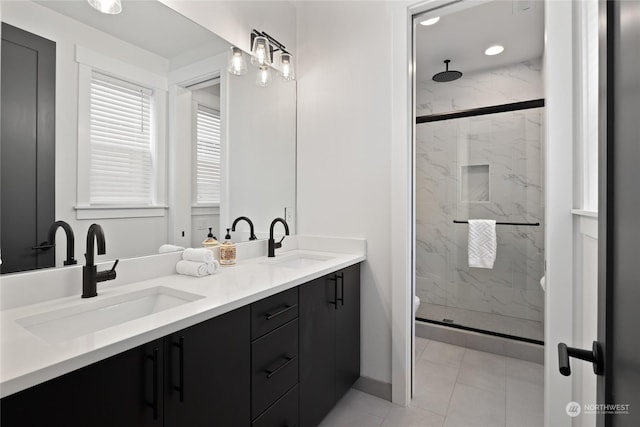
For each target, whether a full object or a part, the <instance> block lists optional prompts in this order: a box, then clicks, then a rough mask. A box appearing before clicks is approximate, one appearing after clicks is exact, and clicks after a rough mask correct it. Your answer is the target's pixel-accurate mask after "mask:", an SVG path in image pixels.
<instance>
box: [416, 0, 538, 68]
mask: <svg viewBox="0 0 640 427" xmlns="http://www.w3.org/2000/svg"><path fill="white" fill-rule="evenodd" d="M461 5H463V7H464V8H461V7H460V6H461ZM469 5H471V7H469ZM446 10H450V12H449V13H448V14H445V13H444V11H446ZM434 16H440V21H438V22H437V23H436V24H434V25H431V26H424V25H419V24H417V23H418V22H420V21H423V20H425V19H427V18H429V17H434ZM415 21H416V24H417V25H416V26H415V28H416V31H415V34H416V79H417V80H418V81H422V80H430V79H431V77H432V76H433V75H434V74H436V73H438V72H440V71H444V69H445V65H444V60H445V59H450V60H451V63H450V64H449V69H450V70H458V71H462V72H463V73H464V74H469V73H472V72H476V71H481V70H488V69H493V68H498V67H502V66H505V65H509V64H514V63H517V62H522V61H526V60H529V59H534V58H539V57H541V56H542V53H543V50H544V2H543V1H539V0H494V1H489V2H487V1H473V0H472V1H467V2H463V3H458V7H456V8H454V7H451V8H446V9H442V10H436V11H434V12H427V13H425V14H422V15H420V16H419V17H416V18H415ZM495 44H500V45H503V46H504V48H505V50H504V52H503V53H501V54H500V55H496V56H487V55H485V54H484V51H485V49H486V48H488V47H489V46H492V45H495Z"/></svg>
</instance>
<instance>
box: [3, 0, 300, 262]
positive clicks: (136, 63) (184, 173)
mask: <svg viewBox="0 0 640 427" xmlns="http://www.w3.org/2000/svg"><path fill="white" fill-rule="evenodd" d="M2 20H3V29H2V38H3V40H2V145H1V146H0V149H1V150H2V151H1V154H2V156H1V157H2V181H1V183H2V216H1V219H2V224H1V227H0V231H1V232H2V242H1V243H2V259H3V264H2V273H9V272H15V271H23V270H28V269H33V268H43V267H51V266H54V265H56V266H62V265H63V262H64V260H65V256H66V243H65V238H64V236H62V235H61V234H62V233H63V232H62V231H58V233H57V234H58V236H57V238H56V239H55V240H56V242H55V245H56V246H55V248H53V249H50V250H43V249H33V248H35V247H38V246H43V244H46V243H49V242H48V239H49V236H48V235H47V234H48V233H47V232H48V230H49V227H50V225H51V224H52V223H53V222H54V221H56V220H63V221H65V222H67V223H69V225H70V226H71V227H72V228H73V231H74V233H75V236H76V239H77V242H76V244H75V258H76V259H78V260H79V263H83V261H84V257H83V254H84V252H85V245H84V241H85V237H86V234H87V230H88V228H89V226H90V225H91V224H92V223H98V224H100V225H101V226H102V227H103V229H104V232H105V235H106V238H107V242H108V245H107V248H106V255H104V256H101V257H98V258H99V259H97V261H104V260H110V259H115V258H127V257H135V256H143V255H150V254H154V253H157V252H158V248H159V247H160V246H161V245H163V244H166V243H170V244H175V245H179V246H185V247H187V246H200V245H201V243H202V241H203V240H204V239H205V238H206V237H207V233H208V228H209V227H212V228H213V233H214V235H216V236H217V237H222V236H221V234H222V231H223V230H225V229H226V228H230V227H231V224H232V223H233V221H234V219H236V218H237V217H240V216H246V217H248V218H250V219H251V220H252V222H253V223H254V224H255V234H256V235H257V236H258V238H265V237H266V235H267V234H268V226H269V224H270V221H271V220H272V219H273V218H275V217H278V216H281V217H286V218H287V221H288V222H289V225H290V227H292V231H293V230H295V102H296V101H295V97H296V86H295V82H286V81H284V80H283V79H276V78H274V79H273V81H272V84H271V85H269V86H268V87H266V88H260V87H258V86H257V85H256V84H255V79H256V72H257V69H255V68H253V67H252V66H251V65H249V66H248V68H249V69H248V73H246V74H245V75H242V76H235V75H230V74H228V73H227V71H226V70H227V55H228V51H229V49H230V45H229V44H228V43H227V42H226V41H224V40H222V39H221V38H219V37H217V36H216V35H215V34H213V33H211V32H209V31H208V30H206V29H204V28H202V27H200V26H199V25H197V24H195V23H193V22H192V21H190V20H188V19H187V18H185V17H183V16H182V15H180V14H178V13H176V12H175V11H173V10H172V9H170V8H168V7H166V6H165V5H163V4H162V3H160V2H158V1H123V11H122V13H121V14H119V15H109V16H108V15H104V14H101V13H99V12H97V11H95V10H94V9H92V8H91V7H90V6H89V4H88V3H87V2H86V1H84V0H77V1H75V0H74V1H3V4H2ZM5 23H6V25H5ZM5 28H7V29H8V30H5ZM247 37H248V35H247ZM32 45H37V46H38V49H42V50H41V51H39V50H35V51H36V52H39V53H38V55H40V56H39V57H38V58H39V61H33V58H31V59H30V56H29V55H32V54H31V53H30V52H33V51H34V49H33V48H32ZM47 49H49V50H48V51H47ZM47 55H49V58H50V64H49V68H48V69H38V68H30V69H25V67H27V68H28V64H32V65H33V64H34V63H38V62H40V63H41V65H42V63H45V64H46V61H44V59H46V58H47ZM244 55H245V59H246V60H247V62H248V57H247V56H246V54H244ZM25 61H26V62H25ZM29 61H31V62H29ZM25 64H27V65H25ZM43 73H48V74H46V75H47V76H48V77H49V80H50V82H49V83H48V84H49V86H48V87H38V93H41V94H42V93H44V94H46V93H50V94H51V96H50V97H49V98H48V99H40V98H38V97H36V96H30V92H28V90H26V89H25V88H29V87H30V86H33V81H29V80H28V79H29V78H32V79H35V78H37V77H42V76H43V75H44V74H43ZM40 81H41V82H46V79H43V78H40ZM11 87H13V88H15V90H13V91H11V90H10V88H11ZM22 89H24V90H22ZM47 91H48V92H47ZM5 95H7V96H5ZM8 96H11V102H9V100H8ZM17 100H20V101H17ZM47 102H48V103H49V105H51V107H49V110H46V106H47ZM12 105H14V106H18V107H20V108H22V107H25V108H28V109H30V110H29V111H31V112H32V114H31V115H30V116H29V115H27V117H26V123H22V122H20V123H19V124H20V126H18V125H16V124H17V123H18V121H16V120H15V117H16V116H15V114H13V115H12V109H11V106H12ZM54 107H55V111H54V110H53V108H54ZM14 113H15V111H14ZM47 119H48V120H49V128H48V129H45V127H42V126H43V123H45V124H46V123H47ZM21 126H22V127H21ZM37 126H39V127H37ZM36 127H37V129H38V132H33V131H32V130H33V129H36ZM25 129H26V130H25ZM44 130H47V132H49V134H48V136H47V134H46V133H44ZM21 132H22V134H21ZM16 135H17V137H16ZM20 135H22V136H20ZM24 135H26V136H27V137H26V139H25V138H24ZM34 135H36V136H37V138H41V140H37V139H36V137H34ZM14 137H15V138H14ZM21 138H22V139H21ZM47 138H48V139H49V141H48V145H47V144H45V142H47V141H46V139H47ZM12 139H14V140H16V141H20V142H19V143H18V142H15V143H11V140H12ZM25 146H26V147H27V150H26V152H20V151H19V150H21V149H24V147H25ZM42 147H45V151H42V152H37V149H40V148H42ZM46 147H48V148H46ZM16 150H18V151H17V152H16ZM46 150H49V151H48V152H47V151H46ZM10 155H13V156H18V157H13V158H11V156H10ZM27 157H28V158H29V159H30V160H26V159H27ZM43 158H46V159H50V163H51V166H50V167H49V169H48V170H47V167H46V166H43V165H42V164H41V162H42V159H43ZM39 162H40V163H39ZM10 164H13V165H14V167H6V165H10ZM15 165H19V166H15ZM54 166H55V167H54ZM36 169H37V171H38V173H37V174H36V173H35V172H36ZM38 180H39V181H40V182H38ZM10 196H11V197H13V199H11V198H10ZM47 197H48V199H47ZM45 201H46V203H45ZM47 203H48V204H47ZM9 230H10V231H12V232H11V233H9ZM221 230H222V231H221ZM236 230H237V231H236V232H235V233H232V239H233V240H234V241H236V242H238V241H246V240H248V239H249V237H250V230H249V226H248V224H247V223H246V222H240V223H238V224H237V227H236ZM45 246H46V245H45ZM54 252H55V255H53V254H54ZM25 260H26V261H25ZM14 261H15V262H16V263H17V264H16V265H14V266H13V267H12V265H11V264H12V263H14ZM18 264H19V265H18Z"/></svg>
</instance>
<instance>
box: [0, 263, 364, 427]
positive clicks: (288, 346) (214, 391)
mask: <svg viewBox="0 0 640 427" xmlns="http://www.w3.org/2000/svg"><path fill="white" fill-rule="evenodd" d="M359 375H360V267H359V265H355V266H352V267H348V268H345V269H343V270H340V271H338V272H336V273H332V274H329V275H327V276H325V277H322V278H320V279H316V280H314V281H312V282H309V283H306V284H303V285H300V286H298V287H295V288H292V289H289V290H286V291H284V292H280V293H278V294H276V295H273V296H270V297H268V298H265V299H262V300H260V301H257V302H255V303H253V304H251V305H248V306H245V307H242V308H239V309H236V310H234V311H231V312H229V313H226V314H223V315H220V316H217V317H214V318H212V319H210V320H207V321H204V322H202V323H199V324H196V325H194V326H191V327H189V328H186V329H183V330H181V331H178V332H176V333H173V334H171V335H167V336H165V337H163V338H160V339H157V340H155V341H152V342H149V343H147V344H144V345H142V346H139V347H136V348H133V349H131V350H128V351H125V352H123V353H120V354H117V355H115V356H113V357H110V358H108V359H105V360H102V361H99V362H96V363H94V364H92V365H89V366H86V367H84V368H81V369H78V370H76V371H73V372H70V373H68V374H65V375H62V376H60V377H58V378H54V379H52V380H50V381H47V382H45V383H42V384H39V385H37V386H34V387H31V388H29V389H26V390H23V391H21V392H18V393H15V394H12V395H10V396H8V397H5V398H3V399H2V401H1V402H0V424H1V425H2V427H12V426H20V427H25V426H27V427H31V426H34V427H36V426H38V427H40V426H65V427H75V426H78V427H87V426H91V427H103V426H104V427H113V426H136V427H137V426H141V427H147V426H150V427H151V426H162V427H174V426H180V427H182V426H190V427H191V426H193V427H198V426H216V427H249V426H251V427H285V426H288V427H294V426H304V427H312V426H316V425H318V424H319V423H320V421H322V419H323V418H324V416H325V415H326V414H327V413H328V412H329V411H330V410H331V409H332V408H333V406H334V405H335V403H336V402H337V401H338V400H339V399H340V398H341V397H342V396H343V395H344V393H346V391H347V390H348V389H349V388H350V387H351V386H352V385H353V383H354V382H355V381H356V380H357V379H358V377H359Z"/></svg>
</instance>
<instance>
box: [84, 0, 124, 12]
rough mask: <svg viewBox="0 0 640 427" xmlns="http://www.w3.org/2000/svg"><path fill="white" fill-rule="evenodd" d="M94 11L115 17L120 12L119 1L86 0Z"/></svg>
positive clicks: (120, 4)
mask: <svg viewBox="0 0 640 427" xmlns="http://www.w3.org/2000/svg"><path fill="white" fill-rule="evenodd" d="M87 1H88V2H89V4H90V5H91V7H93V8H94V9H95V10H97V11H99V12H102V13H106V14H108V15H117V14H118V13H120V12H122V3H121V2H120V0H87Z"/></svg>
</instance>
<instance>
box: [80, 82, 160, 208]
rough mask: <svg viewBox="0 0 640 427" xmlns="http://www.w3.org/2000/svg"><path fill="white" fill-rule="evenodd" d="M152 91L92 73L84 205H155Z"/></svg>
mask: <svg viewBox="0 0 640 427" xmlns="http://www.w3.org/2000/svg"><path fill="white" fill-rule="evenodd" d="M152 97H153V91H152V90H151V89H147V88H144V87H141V86H138V85H135V84H132V83H129V82H126V81H124V80H120V79H116V78H113V77H110V76H107V75H105V74H101V73H99V72H96V71H93V72H92V75H91V85H90V95H89V99H90V100H89V106H90V122H89V141H90V143H89V145H90V147H89V157H90V169H89V204H90V205H151V204H153V203H154V166H155V165H154V152H155V147H154V145H155V144H154V137H153V136H154V135H153V134H154V132H153V131H152V129H153V124H152V120H153V116H152V108H151V105H152Z"/></svg>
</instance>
